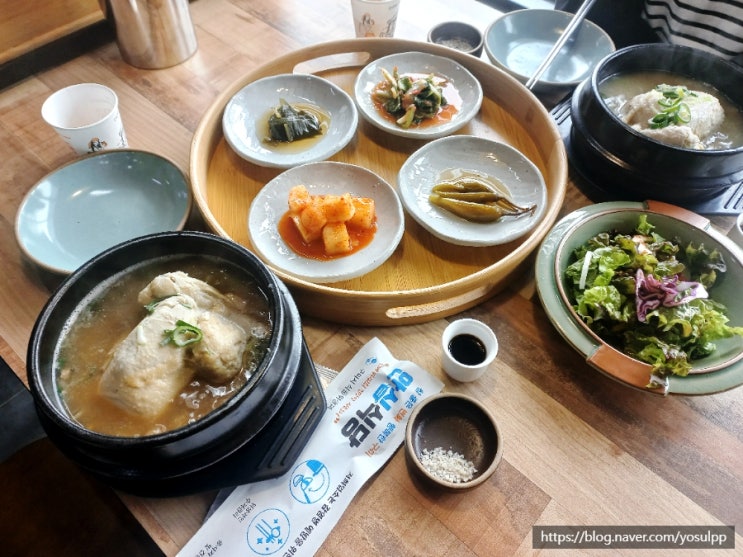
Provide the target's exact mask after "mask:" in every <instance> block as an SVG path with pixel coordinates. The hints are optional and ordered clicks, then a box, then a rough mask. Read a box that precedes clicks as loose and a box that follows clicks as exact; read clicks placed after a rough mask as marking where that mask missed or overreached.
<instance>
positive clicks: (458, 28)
mask: <svg viewBox="0 0 743 557" xmlns="http://www.w3.org/2000/svg"><path fill="white" fill-rule="evenodd" d="M428 42H429V43H433V44H440V45H443V46H448V47H449V48H453V49H455V50H461V51H462V52H466V53H467V54H471V55H472V56H476V57H479V56H480V55H481V54H482V49H483V35H482V33H481V32H480V30H479V29H478V28H477V27H475V26H474V25H470V24H469V23H463V22H461V21H444V22H443V23H439V24H438V25H436V26H434V27H433V28H431V30H430V31H429V32H428Z"/></svg>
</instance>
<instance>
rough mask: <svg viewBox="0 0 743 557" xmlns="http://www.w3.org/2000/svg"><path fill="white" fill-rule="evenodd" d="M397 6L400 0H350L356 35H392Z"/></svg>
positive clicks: (398, 6)
mask: <svg viewBox="0 0 743 557" xmlns="http://www.w3.org/2000/svg"><path fill="white" fill-rule="evenodd" d="M399 8H400V0H351V11H352V12H353V22H354V26H355V27H356V36H357V37H391V36H393V35H394V34H395V24H396V23H397V12H398V10H399Z"/></svg>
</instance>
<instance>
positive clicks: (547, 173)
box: [190, 39, 568, 325]
mask: <svg viewBox="0 0 743 557" xmlns="http://www.w3.org/2000/svg"><path fill="white" fill-rule="evenodd" d="M406 51H420V52H430V53H432V54H438V55H441V56H446V57H449V58H451V59H454V60H456V61H457V62H459V63H460V64H462V65H463V66H464V67H466V68H467V69H469V70H470V71H471V72H472V73H473V74H474V75H475V76H476V77H477V78H478V79H479V80H480V83H481V84H482V88H483V91H484V95H485V98H484V100H483V104H482V108H481V110H480V113H479V114H478V115H477V116H476V117H475V118H474V119H473V120H472V121H471V122H470V123H469V124H468V125H467V126H465V127H464V128H462V129H461V130H460V131H459V132H457V133H460V134H470V135H477V136H481V137H488V138H492V139H495V140H498V141H502V142H504V143H507V144H509V145H511V146H512V147H515V148H516V149H518V150H520V151H521V152H522V153H524V154H525V155H526V156H527V157H528V158H529V159H531V160H532V162H534V164H536V165H537V167H538V168H539V169H540V171H541V172H542V174H543V176H544V179H545V182H546V184H547V202H548V205H549V206H548V209H547V211H545V213H544V215H543V217H542V220H541V221H540V222H539V223H538V224H537V226H536V227H535V228H534V229H533V230H532V231H531V233H529V234H528V235H525V236H524V237H522V238H520V239H518V240H515V241H513V242H510V243H508V244H503V245H499V246H492V247H473V248H468V247H461V246H456V245H453V244H449V243H446V242H444V241H442V240H439V239H437V238H435V237H434V236H432V235H431V234H429V233H428V232H427V231H425V230H424V229H423V228H422V227H421V226H419V225H418V224H417V223H416V222H415V221H414V220H413V219H412V218H410V217H409V216H407V215H406V218H405V226H406V230H405V234H404V237H403V239H402V241H401V243H400V245H399V247H398V248H397V250H396V251H395V253H394V254H393V255H392V257H390V259H389V260H388V261H387V262H386V263H384V264H383V265H382V266H381V267H379V268H377V269H376V270H374V271H372V272H370V273H368V274H366V275H364V276H362V277H359V278H356V279H351V280H346V281H342V282H337V283H331V284H314V283H310V282H306V281H303V280H300V279H296V278H294V277H292V276H290V275H287V274H286V273H283V272H282V271H280V270H278V269H273V270H274V272H275V273H276V274H277V275H278V276H279V277H280V278H281V279H282V280H283V281H284V282H285V283H286V284H287V286H288V287H289V289H290V290H291V292H292V295H293V297H294V299H295V300H296V302H297V305H298V306H299V309H300V311H301V312H302V313H304V314H306V315H311V316H314V317H320V318H322V319H327V320H330V321H334V322H339V323H348V324H353V325H403V324H412V323H421V322H425V321H431V320H433V319H437V318H441V317H446V316H448V315H452V314H454V313H457V312H459V311H462V310H464V309H467V308H469V307H472V306H474V305H476V304H478V303H480V302H482V301H483V300H485V299H487V298H488V297H490V296H492V295H493V294H495V293H496V292H498V291H499V290H502V289H503V288H504V287H505V286H506V285H507V284H508V281H509V279H511V278H512V277H515V276H518V274H520V273H521V272H523V271H524V267H525V265H526V264H527V263H529V256H530V255H531V254H532V252H534V250H535V249H536V248H537V247H538V246H539V244H540V243H541V241H542V239H543V238H544V237H545V236H546V234H547V233H548V232H549V230H550V229H551V228H552V225H553V224H554V223H555V220H556V219H557V217H558V215H559V211H560V208H561V205H562V203H563V200H564V197H565V191H566V188H567V176H568V170H567V169H568V163H567V156H566V153H565V147H564V144H563V142H562V139H561V137H560V133H559V130H558V128H557V126H556V124H555V123H554V121H553V120H552V118H551V117H550V115H549V114H548V112H547V110H546V109H545V108H544V107H543V106H542V104H541V103H540V102H539V101H538V100H537V98H536V97H534V96H533V95H532V94H531V93H530V92H529V91H528V90H527V89H526V88H525V87H524V86H523V85H521V84H520V83H519V82H518V81H516V80H515V79H513V78H511V77H510V76H508V75H507V74H506V73H504V72H502V71H500V70H498V69H497V68H495V67H494V66H492V65H490V64H489V63H487V62H485V61H483V60H480V59H479V58H475V57H473V56H470V55H468V54H463V53H460V52H457V51H454V50H452V49H449V48H446V47H443V46H439V45H434V44H429V43H421V42H417V41H408V40H402V39H351V40H343V41H332V42H327V43H322V44H318V45H314V46H311V47H307V48H304V49H301V50H297V51H294V52H292V53H290V54H287V55H285V56H282V57H280V58H277V59H275V60H273V61H271V62H269V63H267V64H265V65H263V66H261V67H260V68H258V69H256V70H255V71H253V72H251V73H250V74H248V75H247V76H245V77H244V78H242V79H239V80H238V81H236V82H235V83H233V84H232V85H231V86H230V87H229V88H227V90H225V91H224V92H223V93H222V94H221V95H220V96H219V97H218V98H217V99H216V100H215V102H214V103H213V104H212V105H211V106H210V107H209V109H207V111H206V113H205V114H204V116H203V117H202V119H201V121H200V123H199V126H198V128H197V130H196V133H195V134H194V139H193V143H192V146H191V160H190V177H191V183H192V188H193V194H194V201H195V202H196V204H197V206H198V207H199V209H200V211H201V213H202V215H203V217H204V220H205V221H206V223H207V226H208V227H209V228H210V229H211V230H212V231H213V232H214V233H215V234H218V235H220V236H223V237H225V238H229V239H231V240H233V241H235V242H238V243H240V244H242V245H244V246H246V247H247V248H248V249H252V246H251V244H250V238H249V236H248V226H247V222H248V211H249V209H250V203H251V201H252V199H253V198H254V196H255V195H256V193H257V192H258V191H259V190H260V189H261V188H262V187H263V186H264V185H265V184H266V183H267V182H269V181H270V180H271V179H273V178H274V177H275V176H277V175H278V174H279V173H280V172H281V170H278V169H272V168H264V167H260V166H256V165H254V164H251V163H249V162H247V161H245V160H243V159H241V158H240V157H239V156H238V155H237V154H235V153H234V152H233V151H232V149H231V148H230V147H229V145H228V144H227V142H226V141H225V139H224V135H223V133H222V113H223V111H224V108H225V106H226V105H227V102H228V101H229V100H230V98H231V97H232V96H233V95H234V94H235V93H237V91H239V90H240V89H241V88H242V87H244V86H245V85H246V84H248V83H251V82H253V81H255V80H257V79H260V78H262V77H266V76H270V75H276V74H280V73H291V72H301V73H313V74H315V75H319V76H321V77H324V78H326V79H328V80H330V81H332V82H333V83H335V84H336V85H338V86H340V87H342V88H343V89H344V90H345V91H346V92H348V93H349V94H351V95H352V96H353V84H354V80H355V78H356V76H357V75H358V72H359V71H360V69H361V68H363V67H364V66H365V65H366V64H367V63H369V62H370V61H371V60H374V59H377V58H380V57H382V56H386V55H388V54H393V53H396V52H406ZM359 120H360V121H359V128H358V131H357V134H356V137H355V138H354V139H353V140H352V141H351V143H350V144H349V145H348V146H347V147H346V148H345V149H343V150H342V151H341V152H339V153H338V154H336V155H335V156H333V157H332V159H331V160H335V161H341V162H349V163H353V164H358V165H360V166H364V167H366V168H368V169H370V170H372V171H374V172H376V173H377V174H379V175H380V176H382V177H383V178H384V179H386V180H387V181H388V182H389V183H390V184H392V185H393V186H394V185H396V183H397V173H398V170H399V169H400V167H401V166H402V164H403V162H404V161H405V160H406V158H407V157H408V156H409V155H410V154H411V153H413V152H414V151H415V150H416V149H418V148H419V147H421V146H422V145H423V142H422V141H417V140H410V139H406V138H401V137H395V136H392V135H390V134H388V133H385V132H382V131H380V130H377V129H376V128H373V127H372V126H371V125H369V124H368V123H366V122H363V121H361V120H362V119H359Z"/></svg>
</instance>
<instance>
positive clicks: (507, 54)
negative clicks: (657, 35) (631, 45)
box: [485, 9, 615, 93]
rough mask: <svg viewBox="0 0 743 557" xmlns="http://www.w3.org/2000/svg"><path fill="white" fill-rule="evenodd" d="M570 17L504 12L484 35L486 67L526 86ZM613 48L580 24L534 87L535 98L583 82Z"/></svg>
mask: <svg viewBox="0 0 743 557" xmlns="http://www.w3.org/2000/svg"><path fill="white" fill-rule="evenodd" d="M572 17H573V14H571V13H568V12H563V11H560V10H547V9H545V10H541V9H526V10H515V11H512V12H507V13H504V14H503V15H501V16H500V17H498V19H496V20H495V21H494V22H493V23H491V24H490V26H489V27H488V28H487V29H486V30H485V53H486V54H487V57H488V58H489V59H490V61H491V62H492V63H493V64H494V65H495V66H497V67H499V68H500V69H502V70H504V71H505V72H507V73H509V74H510V75H512V76H513V77H515V78H516V79H518V80H519V81H520V82H521V83H526V82H527V81H528V80H529V78H530V77H531V76H532V74H533V73H534V71H535V70H536V69H537V68H538V67H539V65H540V64H541V63H542V61H543V60H544V59H545V58H546V57H547V54H548V53H549V51H550V49H551V48H552V47H553V46H554V44H555V43H556V42H557V40H558V39H559V37H560V35H561V34H562V32H563V31H564V30H565V27H566V26H567V25H568V23H569V22H570V20H571V19H572ZM614 50H615V47H614V42H613V41H612V40H611V37H609V35H608V34H607V33H606V31H604V30H603V29H601V27H599V26H598V25H596V24H595V23H593V22H592V21H590V20H587V19H586V20H584V21H583V22H582V23H581V26H580V28H579V29H578V30H577V31H576V33H575V35H574V38H572V39H569V40H568V43H567V44H566V45H565V46H564V47H563V48H562V50H561V52H560V53H559V54H558V55H557V56H556V57H555V59H554V60H553V61H552V63H551V64H550V65H549V67H548V68H547V69H546V71H545V72H544V74H542V77H541V78H540V79H539V81H538V82H537V83H536V85H535V87H534V92H535V93H540V92H542V93H555V92H564V93H567V92H568V91H569V90H570V89H572V88H573V87H575V86H576V85H578V84H579V83H580V82H581V81H583V80H584V79H586V78H587V77H588V76H589V75H590V74H591V71H592V70H593V67H594V66H595V65H596V64H597V63H598V62H599V60H601V59H602V58H603V57H604V56H606V55H608V54H610V53H612V52H614Z"/></svg>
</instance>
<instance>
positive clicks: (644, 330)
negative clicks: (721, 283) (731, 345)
mask: <svg viewBox="0 0 743 557" xmlns="http://www.w3.org/2000/svg"><path fill="white" fill-rule="evenodd" d="M725 271H726V265H725V261H724V258H723V256H722V254H721V253H720V252H719V250H717V249H711V250H710V249H708V248H706V247H705V246H704V245H693V244H691V243H689V244H687V245H685V246H684V245H683V244H682V243H681V241H680V240H678V239H674V240H668V239H666V238H663V237H662V236H660V235H659V234H657V233H656V232H655V227H654V226H653V225H652V224H651V223H650V222H649V221H648V219H647V215H645V214H643V215H640V218H639V220H638V224H637V226H636V229H635V230H634V231H633V234H624V233H620V232H617V231H609V232H602V233H600V234H598V235H596V236H594V237H593V238H591V239H589V240H588V241H587V242H586V243H585V244H584V245H582V246H580V247H579V248H577V249H576V250H575V251H574V253H573V261H572V263H570V265H569V266H568V267H567V269H566V270H565V280H566V284H567V287H568V288H567V289H568V293H569V295H570V296H571V297H572V301H573V308H574V309H575V311H576V312H577V313H578V315H579V316H580V317H581V318H582V319H583V321H584V322H585V323H586V324H587V325H588V327H590V328H591V330H593V331H594V332H595V333H596V334H597V335H599V336H600V337H601V338H602V339H603V340H604V341H605V342H607V343H609V344H611V345H612V346H614V347H616V348H617V349H619V350H621V351H623V352H625V353H626V354H628V355H630V356H632V357H634V358H637V359H639V360H641V361H643V362H647V363H649V364H650V365H652V366H653V371H654V373H655V374H658V375H661V376H663V375H668V374H674V375H679V376H686V375H687V374H688V373H689V371H690V370H691V368H692V362H693V361H694V360H697V359H699V358H704V357H706V356H709V355H710V354H712V353H713V352H714V351H715V350H716V346H715V342H716V341H718V340H720V339H724V338H729V337H732V336H736V335H737V336H743V327H738V326H731V325H730V324H729V319H728V317H727V315H726V312H727V310H726V308H725V307H724V306H723V305H722V304H720V303H719V302H717V301H715V300H713V299H712V298H711V297H710V294H709V290H710V289H711V288H712V287H713V286H714V284H715V282H716V281H717V280H718V279H719V277H720V276H721V275H722V274H724V273H725Z"/></svg>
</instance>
